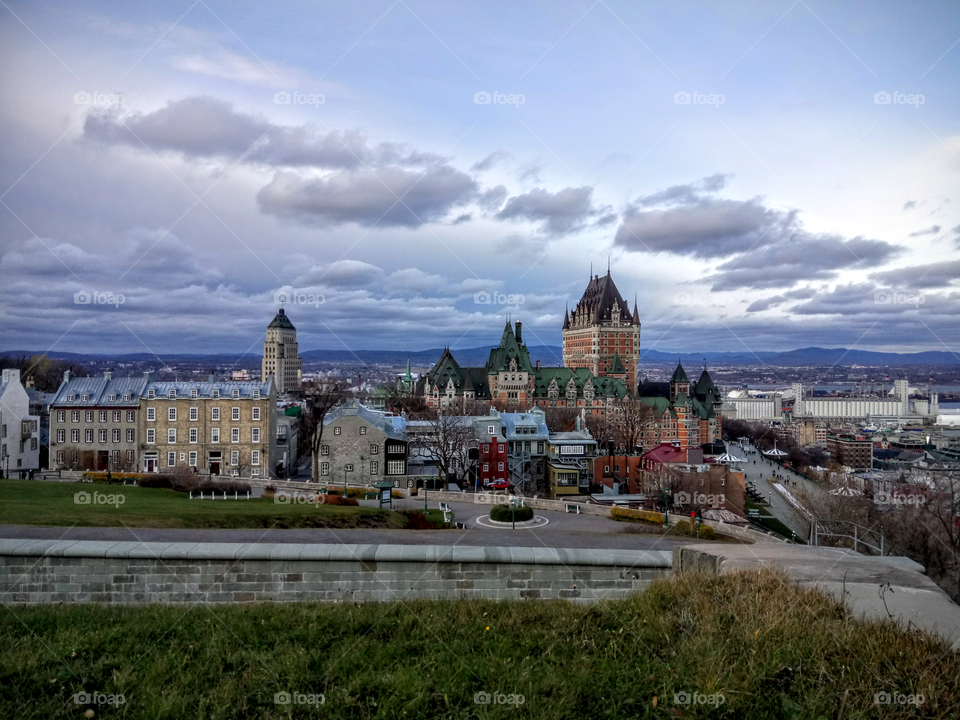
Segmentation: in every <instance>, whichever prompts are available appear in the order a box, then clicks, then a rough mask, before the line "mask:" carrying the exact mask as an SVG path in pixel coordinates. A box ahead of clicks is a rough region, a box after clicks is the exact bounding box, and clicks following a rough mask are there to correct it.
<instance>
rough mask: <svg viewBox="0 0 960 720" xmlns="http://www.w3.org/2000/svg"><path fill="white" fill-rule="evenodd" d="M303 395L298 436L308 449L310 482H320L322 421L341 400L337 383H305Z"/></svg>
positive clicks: (341, 396)
mask: <svg viewBox="0 0 960 720" xmlns="http://www.w3.org/2000/svg"><path fill="white" fill-rule="evenodd" d="M303 396H304V400H305V404H306V407H305V408H304V411H303V413H302V414H301V416H300V437H301V438H303V442H304V443H306V444H307V446H308V447H309V449H310V457H311V459H312V461H313V468H312V470H311V478H310V480H311V482H315V483H319V482H320V445H321V444H322V439H323V421H324V419H325V418H326V417H327V414H328V413H329V412H330V410H332V409H333V408H334V407H335V406H336V405H338V404H339V403H340V402H341V401H342V400H343V390H342V389H341V387H340V385H339V384H338V383H334V384H321V383H317V384H314V385H305V386H304V388H303Z"/></svg>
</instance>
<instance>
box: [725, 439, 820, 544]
mask: <svg viewBox="0 0 960 720" xmlns="http://www.w3.org/2000/svg"><path fill="white" fill-rule="evenodd" d="M731 445H732V447H731V448H730V452H731V454H733V455H737V456H738V457H744V458H746V460H747V462H746V463H744V464H743V466H742V467H743V469H744V477H745V479H746V480H753V481H754V482H755V484H756V488H757V491H758V492H760V493H761V494H762V495H763V497H764V499H766V500H768V501H769V502H770V505H769V506H767V510H769V512H770V514H771V515H773V516H774V517H776V518H777V519H778V520H779V521H780V522H782V523H783V524H784V525H786V526H787V527H788V528H790V529H791V530H793V531H794V532H795V533H796V534H797V536H798V537H800V538H801V539H805V538H806V537H807V535H808V533H809V527H810V525H809V523H808V522H807V520H806V519H805V518H804V517H803V516H802V515H801V514H800V513H799V512H797V510H796V508H794V507H793V505H791V504H790V502H789V501H788V500H787V499H786V498H785V497H783V495H781V494H780V493H779V492H777V490H775V489H774V487H773V484H772V483H774V482H779V483H780V484H781V485H784V486H785V487H786V488H787V489H788V490H790V491H791V492H792V493H793V494H794V495H795V496H796V495H799V494H800V493H802V492H804V491H806V492H817V491H819V488H817V487H816V486H815V485H814V484H813V483H811V482H810V481H809V480H807V479H806V478H804V477H803V476H801V475H798V474H796V473H794V472H793V471H792V470H787V469H785V468H784V467H783V464H782V463H776V462H774V461H772V460H770V459H769V458H767V457H765V456H764V455H762V454H761V453H760V451H759V450H757V449H756V448H755V447H753V446H752V445H749V444H746V445H745V446H744V448H743V449H741V448H740V447H739V445H735V444H733V443H731ZM754 461H756V464H754ZM776 475H780V476H781V477H782V478H783V479H780V478H777V477H776Z"/></svg>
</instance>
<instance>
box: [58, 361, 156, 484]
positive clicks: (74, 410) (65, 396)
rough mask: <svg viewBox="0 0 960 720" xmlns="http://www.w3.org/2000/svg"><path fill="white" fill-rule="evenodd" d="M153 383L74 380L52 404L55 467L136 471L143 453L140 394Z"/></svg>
mask: <svg viewBox="0 0 960 720" xmlns="http://www.w3.org/2000/svg"><path fill="white" fill-rule="evenodd" d="M148 380H149V375H145V376H143V377H118V378H114V377H113V373H111V372H109V371H108V372H105V373H104V374H103V377H74V376H73V374H72V373H71V372H70V371H67V372H66V373H64V377H63V383H61V385H60V388H59V389H58V390H57V392H56V394H55V395H54V398H53V400H52V401H51V403H50V455H49V458H50V467H51V468H53V469H69V470H100V471H104V472H106V471H112V472H122V471H131V472H132V471H135V470H136V469H137V466H138V457H139V448H140V442H141V440H140V437H141V436H140V417H139V414H140V393H141V391H142V390H143V388H144V386H145V385H146V384H147V382H148Z"/></svg>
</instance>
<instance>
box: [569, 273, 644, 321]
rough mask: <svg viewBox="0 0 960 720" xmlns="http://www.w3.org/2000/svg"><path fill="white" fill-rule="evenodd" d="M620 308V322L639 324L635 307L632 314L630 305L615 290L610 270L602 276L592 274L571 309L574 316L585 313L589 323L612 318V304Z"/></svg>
mask: <svg viewBox="0 0 960 720" xmlns="http://www.w3.org/2000/svg"><path fill="white" fill-rule="evenodd" d="M615 304H616V305H617V306H619V308H620V322H621V323H623V324H625V325H639V324H640V317H639V314H638V311H637V309H636V307H634V311H633V314H632V315H631V313H630V307H629V305H628V303H627V301H626V300H624V299H623V296H622V295H621V294H620V291H619V290H617V286H616V284H615V283H614V282H613V278H612V277H611V276H610V271H609V270H607V274H606V275H604V276H603V277H600V276H599V275H594V276H593V277H592V278H590V282H589V283H588V284H587V289H586V290H584V292H583V297H581V298H580V302H578V303H577V306H576V308H575V309H574V311H573V315H574V317H577V316H578V315H580V314H581V313H583V314H585V315H586V317H587V320H588V321H589V322H591V323H601V322H610V321H611V320H613V307H614V305H615Z"/></svg>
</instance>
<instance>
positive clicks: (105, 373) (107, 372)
mask: <svg viewBox="0 0 960 720" xmlns="http://www.w3.org/2000/svg"><path fill="white" fill-rule="evenodd" d="M103 376H104V377H105V378H106V379H107V380H113V371H112V370H104V371H103Z"/></svg>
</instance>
